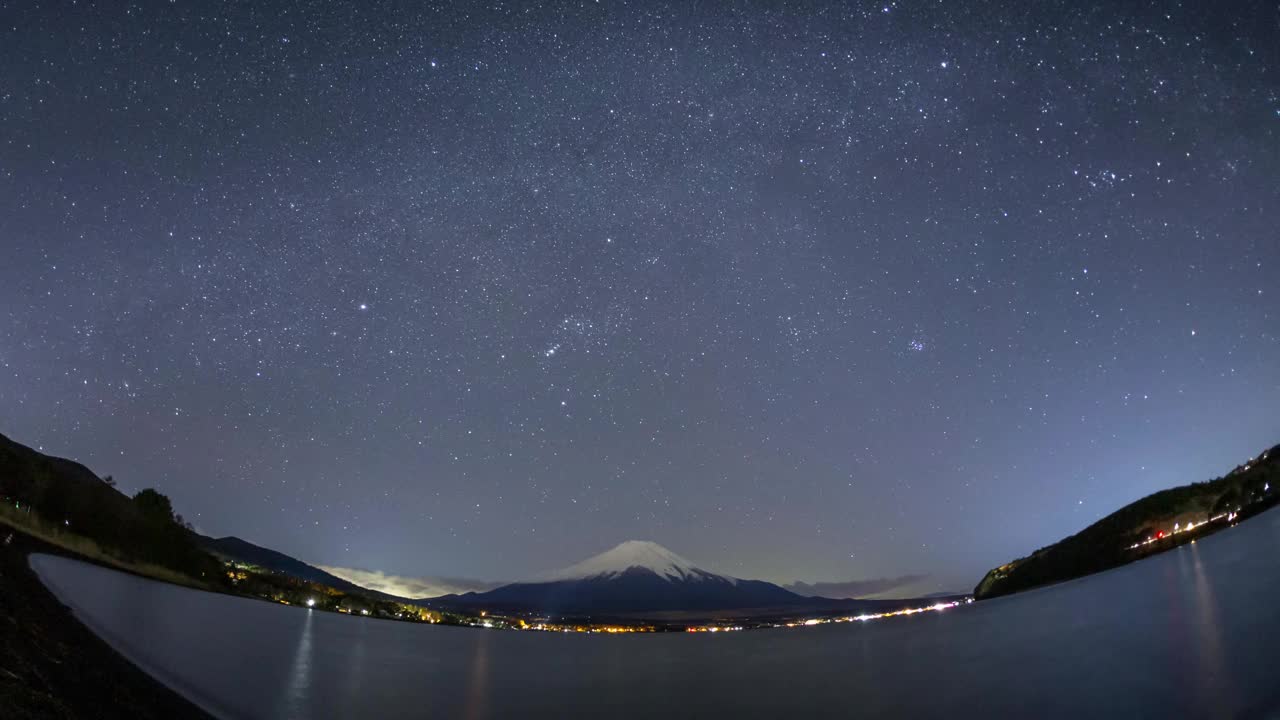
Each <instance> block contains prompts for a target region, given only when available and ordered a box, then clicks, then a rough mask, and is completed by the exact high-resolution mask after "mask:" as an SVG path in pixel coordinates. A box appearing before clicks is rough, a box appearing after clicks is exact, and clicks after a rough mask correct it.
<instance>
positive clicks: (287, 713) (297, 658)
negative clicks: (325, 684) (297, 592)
mask: <svg viewBox="0 0 1280 720" xmlns="http://www.w3.org/2000/svg"><path fill="white" fill-rule="evenodd" d="M303 612H305V613H306V619H305V620H304V621H303V622H302V632H300V633H299V634H298V643H297V649H296V650H295V651H294V653H293V668H292V670H290V672H289V683H288V685H286V686H285V688H284V694H283V695H282V696H281V698H280V704H281V707H280V710H279V711H278V712H277V713H276V716H277V717H281V718H289V719H290V720H294V719H295V718H296V719H298V720H305V718H309V717H312V716H313V714H312V713H311V712H309V708H308V707H307V703H308V700H310V698H311V676H312V672H311V633H312V628H313V626H314V624H315V614H316V613H315V611H314V610H311V609H310V608H308V609H307V610H304V611H303Z"/></svg>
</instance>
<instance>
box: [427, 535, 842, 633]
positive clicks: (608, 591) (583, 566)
mask: <svg viewBox="0 0 1280 720" xmlns="http://www.w3.org/2000/svg"><path fill="white" fill-rule="evenodd" d="M815 601H817V602H823V600H821V599H818V598H807V597H804V596H802V595H797V594H795V593H793V592H791V591H789V590H785V589H783V588H781V587H779V586H777V585H774V584H773V583H768V582H764V581H762V580H740V579H738V578H733V577H728V576H725V575H718V574H716V573H713V572H709V571H707V570H703V569H701V568H699V567H696V566H695V565H693V563H691V562H689V561H688V560H685V559H684V558H682V557H680V556H679V555H677V554H675V553H673V552H671V551H670V550H667V549H666V548H664V547H662V546H661V545H658V544H656V543H652V542H644V541H638V540H632V541H628V542H625V543H622V544H621V545H618V546H617V547H615V548H613V549H611V550H608V551H606V552H604V553H601V554H599V555H596V556H594V557H591V558H588V559H587V560H584V561H582V562H580V563H578V564H576V565H573V566H571V567H568V568H565V569H564V570H561V571H559V572H556V573H552V574H550V575H549V576H547V579H545V580H541V581H535V582H523V583H512V584H510V585H504V586H502V587H500V588H496V589H494V590H490V591H488V592H483V593H466V594H464V595H446V596H443V597H439V598H430V599H428V600H427V602H430V603H432V604H436V605H444V606H451V607H467V608H476V609H484V608H493V609H504V610H529V611H537V612H547V613H559V614H568V613H582V614H592V615H601V614H609V613H634V612H665V611H675V610H698V611H701V610H733V609H742V608H756V607H782V606H792V605H812V604H813V603H814V602H815Z"/></svg>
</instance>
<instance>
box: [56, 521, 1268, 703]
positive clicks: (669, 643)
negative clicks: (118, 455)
mask: <svg viewBox="0 0 1280 720" xmlns="http://www.w3.org/2000/svg"><path fill="white" fill-rule="evenodd" d="M1278 545H1280V512H1271V513H1267V514H1264V515H1262V516H1259V517H1257V518H1254V519H1252V520H1250V521H1248V522H1245V523H1243V524H1242V525H1240V526H1239V527H1237V528H1235V529H1232V530H1227V531H1225V532H1222V533H1219V534H1217V535H1214V536H1211V537H1209V538H1205V539H1201V540H1198V541H1197V542H1196V543H1195V544H1194V545H1187V546H1184V547H1182V548H1179V549H1177V550H1173V551H1170V552H1168V553H1164V554H1162V555H1159V556H1156V557H1153V558H1150V559H1148V560H1144V561H1142V562H1139V563H1135V564H1132V565H1129V566H1126V567H1124V568H1119V569H1117V570H1114V571H1111V572H1107V573H1102V574H1099V575H1095V576H1092V577H1088V578H1084V579H1081V580H1078V581H1073V582H1069V583H1064V584H1062V585H1058V586H1055V587H1050V588H1042V589H1039V590H1034V591H1030V592H1027V593H1022V594H1020V595H1016V596H1013V597H1008V598H1001V599H998V600H992V601H987V602H980V603H975V604H973V605H970V606H962V607H958V608H955V609H953V610H947V611H945V612H940V613H925V614H922V615H918V616H913V617H910V618H901V619H894V620H886V621H877V622H869V623H848V624H842V625H823V626H817V627H812V628H803V629H796V630H760V631H751V632H741V633H720V634H714V635H713V634H709V633H707V634H684V633H673V634H659V635H652V636H582V635H576V634H560V633H521V632H514V631H499V630H476V629H469V628H450V627H440V626H430V625H413V624H405V623H396V622H390V621H384V620H370V619H367V618H358V617H349V616H342V615H336V614H332V613H323V612H318V611H307V610H301V609H298V608H290V607H284V606H280V605H275V604H271V603H264V602H258V601H252V600H245V599H241V598H232V597H228V596H223V595H213V594H209V593H200V592H197V591H193V590H189V589H186V588H178V587H175V586H170V585H163V584H160V583H153V582H150V581H145V580H141V579H139V578H136V577H133V576H129V575H123V574H120V573H116V572H113V571H110V570H104V569H102V568H99V567H96V566H91V565H84V564H82V563H77V562H75V561H71V560H66V559H64V558H55V557H50V556H35V557H33V559H32V564H33V567H35V568H36V570H37V571H38V572H39V573H40V574H41V576H42V577H43V578H45V581H46V583H48V584H49V585H50V587H51V588H52V589H53V590H54V592H55V593H56V594H57V595H58V596H59V598H61V599H62V600H63V601H64V602H67V603H68V604H70V605H71V606H72V607H73V608H74V609H75V611H76V613H77V614H78V615H80V616H81V617H82V618H84V619H85V620H86V622H87V623H88V624H89V625H90V626H91V627H93V628H94V629H95V630H97V631H99V633H100V634H102V635H103V636H104V637H105V638H106V639H107V640H108V642H110V643H111V644H112V645H114V646H116V647H117V648H119V649H120V650H121V651H122V652H124V653H125V654H126V655H128V656H130V657H132V658H135V660H137V661H139V663H140V664H141V665H143V666H144V667H146V668H149V669H153V670H156V669H158V672H160V674H161V675H162V677H164V679H166V680H167V681H169V682H170V684H171V685H174V686H175V688H177V689H179V690H180V691H181V692H184V694H188V695H189V696H190V697H193V698H194V699H196V700H198V701H199V702H201V704H203V705H204V706H206V707H215V708H217V709H218V710H219V711H220V713H221V714H223V715H225V716H227V717H238V718H239V717H244V718H299V717H308V718H347V717H371V718H372V717H376V718H395V717H462V718H475V719H480V718H495V717H513V716H517V717H535V718H560V717H565V716H569V715H573V716H595V717H617V718H626V717H706V716H712V715H733V716H736V717H779V716H798V715H800V716H805V717H848V716H849V715H850V714H851V713H857V714H859V715H864V716H896V717H946V718H949V719H950V718H954V717H957V716H972V715H975V714H984V715H988V716H992V717H1032V716H1034V717H1062V718H1071V719H1072V720H1078V718H1080V717H1117V716H1120V717H1166V718H1173V717H1178V718H1181V717H1272V716H1274V711H1275V710H1276V709H1277V707H1278V706H1280V690H1278V689H1277V684H1276V682H1275V678H1276V676H1275V669H1274V667H1275V666H1274V662H1275V643H1276V638H1280V606H1277V605H1276V604H1275V603H1274V602H1273V600H1272V598H1275V597H1280V554H1277V553H1276V552H1275V548H1276V547H1277V546H1278Z"/></svg>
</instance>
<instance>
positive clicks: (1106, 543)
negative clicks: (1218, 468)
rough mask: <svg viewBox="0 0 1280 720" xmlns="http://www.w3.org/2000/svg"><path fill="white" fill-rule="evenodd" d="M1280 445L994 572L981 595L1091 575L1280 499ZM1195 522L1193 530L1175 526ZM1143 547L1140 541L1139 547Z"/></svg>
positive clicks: (1123, 511) (1134, 505)
mask: <svg viewBox="0 0 1280 720" xmlns="http://www.w3.org/2000/svg"><path fill="white" fill-rule="evenodd" d="M1278 484H1280V445H1277V446H1276V447H1273V448H1271V449H1270V450H1267V451H1265V452H1263V453H1261V454H1260V455H1259V456H1258V457H1256V458H1254V459H1253V460H1250V461H1249V462H1247V463H1245V464H1244V465H1241V466H1239V467H1237V468H1236V469H1234V470H1232V471H1231V472H1230V473H1228V474H1227V475H1225V476H1224V477H1221V478H1218V479H1216V480H1210V481H1207V482H1198V483H1193V484H1191V485H1183V486H1181V487H1175V488H1169V489H1168V490H1161V491H1159V492H1156V493H1152V494H1151V495H1148V496H1146V497H1144V498H1142V499H1141V500H1138V501H1136V502H1133V503H1130V504H1128V505H1126V506H1124V507H1122V508H1120V509H1119V510H1117V511H1115V512H1113V513H1111V514H1110V515H1108V516H1106V517H1104V518H1102V519H1101V520H1099V521H1097V522H1096V523H1094V524H1092V525H1090V526H1089V527H1087V528H1085V529H1084V530H1081V531H1080V532H1078V533H1076V534H1075V535H1072V536H1071V537H1068V538H1065V539H1063V540H1059V541H1058V542H1056V543H1054V544H1053V545H1049V546H1048V547H1044V548H1041V549H1039V550H1037V551H1035V552H1034V553H1032V554H1031V555H1029V556H1027V557H1024V558H1019V559H1017V560H1014V561H1012V562H1010V563H1007V564H1005V565H1001V566H1000V567H998V568H995V569H993V570H991V571H990V572H988V573H987V574H986V576H985V577H984V578H982V582H980V583H978V586H977V587H976V588H974V597H976V598H978V599H983V598H990V597H996V596H999V595H1007V594H1009V593H1014V592H1018V591H1021V590H1027V589H1030V588H1033V587H1037V586H1040V585H1046V584H1049V583H1055V582H1061V581H1063V580H1069V579H1071V578H1075V577H1080V576H1083V575H1089V574H1091V573H1095V572H1099V571H1101V570H1106V569H1108V568H1112V567H1115V566H1117V565H1123V564H1125V563H1128V562H1132V561H1134V560H1137V559H1139V558H1142V557H1146V556H1147V555H1151V554H1153V553H1157V552H1161V551H1162V550H1167V549H1169V548H1171V547H1176V546H1177V545H1180V544H1182V543H1183V542H1189V541H1190V540H1192V539H1194V538H1195V537H1199V536H1203V535H1204V534H1205V533H1207V532H1212V531H1213V530H1215V529H1219V528H1221V527H1226V526H1227V525H1228V524H1229V523H1230V522H1232V521H1234V520H1236V519H1238V518H1239V517H1245V516H1248V515H1253V514H1257V513H1259V512H1262V511H1263V510H1266V509H1267V508H1270V507H1272V506H1273V505H1275V504H1276V502H1277V500H1280V492H1277V485H1278ZM1188 523H1194V524H1195V526H1196V528H1195V529H1194V530H1192V531H1189V532H1178V533H1175V532H1173V531H1174V529H1175V527H1177V528H1185V527H1186V526H1187V524H1188ZM1135 546H1136V547H1135Z"/></svg>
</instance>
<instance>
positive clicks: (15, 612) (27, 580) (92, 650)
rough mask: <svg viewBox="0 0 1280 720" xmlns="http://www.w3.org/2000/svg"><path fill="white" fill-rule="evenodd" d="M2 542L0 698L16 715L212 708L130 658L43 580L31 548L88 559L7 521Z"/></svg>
mask: <svg viewBox="0 0 1280 720" xmlns="http://www.w3.org/2000/svg"><path fill="white" fill-rule="evenodd" d="M3 528H4V532H3V535H4V536H7V535H8V533H9V532H12V533H13V541H12V542H11V543H10V544H8V545H0V628H2V629H0V706H2V707H4V708H5V711H6V717H7V718H12V719H13V720H44V719H45V718H86V717H93V718H122V719H123V718H156V719H157V720H171V719H173V718H208V719H210V720H212V718H213V716H212V715H210V714H209V713H208V712H207V711H205V710H203V709H201V708H200V707H199V706H197V705H195V704H193V703H192V702H191V701H189V700H187V699H186V698H184V697H183V696H182V695H181V694H180V693H178V692H177V691H175V690H173V689H172V688H170V687H168V686H167V685H165V684H164V683H163V682H161V681H160V680H159V679H158V678H156V677H154V676H152V675H151V674H149V673H148V672H147V671H146V670H144V669H142V668H141V667H139V666H138V665H137V664H135V663H134V662H132V661H130V660H129V659H128V658H126V657H125V656H124V655H123V654H121V653H120V652H118V651H117V650H116V649H115V648H113V647H111V645H110V643H108V642H107V641H106V640H105V639H103V638H102V637H100V636H99V635H98V634H97V633H95V632H94V631H93V630H92V629H91V628H89V627H88V626H87V625H85V624H84V623H83V622H82V621H81V620H80V618H78V617H77V616H76V615H75V613H74V612H73V611H72V610H71V608H69V607H67V606H66V605H64V604H63V603H62V602H61V601H59V600H58V599H57V597H56V596H55V595H54V594H53V591H52V590H50V589H49V588H48V587H46V586H45V584H44V583H43V582H42V581H41V580H40V578H39V576H38V575H37V574H36V572H35V570H34V569H33V568H32V567H31V564H30V556H31V555H32V554H34V553H45V554H49V555H57V556H60V557H70V558H73V559H75V560H80V561H88V562H92V561H91V560H86V559H85V558H82V557H77V556H76V555H75V554H73V553H69V552H67V551H66V550H64V549H62V548H59V547H57V546H55V545H51V544H49V543H46V542H43V541H41V540H39V539H38V538H35V537H32V536H30V535H27V534H26V533H24V532H22V531H21V530H19V529H17V528H11V526H8V525H4V526H3Z"/></svg>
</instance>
